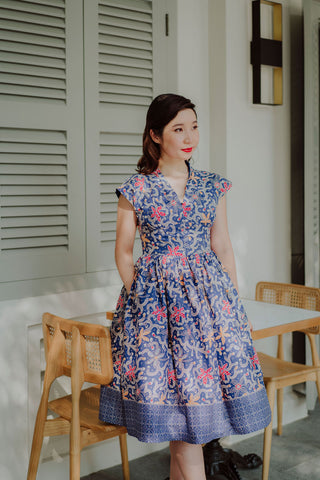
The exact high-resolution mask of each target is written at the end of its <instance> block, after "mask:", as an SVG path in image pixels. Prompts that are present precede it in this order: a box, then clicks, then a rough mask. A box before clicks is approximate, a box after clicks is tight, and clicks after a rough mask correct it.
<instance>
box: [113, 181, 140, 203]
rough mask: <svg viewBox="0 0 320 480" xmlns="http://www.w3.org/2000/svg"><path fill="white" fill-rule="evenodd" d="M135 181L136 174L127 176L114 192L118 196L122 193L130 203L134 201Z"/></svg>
mask: <svg viewBox="0 0 320 480" xmlns="http://www.w3.org/2000/svg"><path fill="white" fill-rule="evenodd" d="M135 183H136V175H133V176H132V177H130V178H128V180H126V181H125V182H124V183H123V184H122V185H121V186H120V187H118V188H116V194H117V197H118V198H119V197H120V195H123V196H124V197H125V198H126V199H127V200H128V201H129V202H130V203H131V204H132V205H134V203H135V189H136V188H135Z"/></svg>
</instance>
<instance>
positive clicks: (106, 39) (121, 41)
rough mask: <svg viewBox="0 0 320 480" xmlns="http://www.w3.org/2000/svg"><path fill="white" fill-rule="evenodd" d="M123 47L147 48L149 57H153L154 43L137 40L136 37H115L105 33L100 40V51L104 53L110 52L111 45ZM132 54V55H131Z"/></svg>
mask: <svg viewBox="0 0 320 480" xmlns="http://www.w3.org/2000/svg"><path fill="white" fill-rule="evenodd" d="M112 45H113V46H115V47H123V48H125V49H127V48H128V49H130V50H131V49H136V50H143V51H144V50H145V51H146V52H148V54H149V57H147V58H150V57H152V43H151V42H145V41H144V40H136V39H134V38H127V37H124V38H122V37H114V36H113V35H104V36H103V39H102V41H99V48H100V51H101V52H103V53H109V52H108V47H109V46H112ZM129 56H130V55H129Z"/></svg>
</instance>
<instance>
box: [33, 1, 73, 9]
mask: <svg viewBox="0 0 320 480" xmlns="http://www.w3.org/2000/svg"><path fill="white" fill-rule="evenodd" d="M32 3H36V4H38V5H50V6H51V5H52V6H54V7H62V8H65V3H66V0H32Z"/></svg>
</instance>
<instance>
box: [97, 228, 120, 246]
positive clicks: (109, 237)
mask: <svg viewBox="0 0 320 480" xmlns="http://www.w3.org/2000/svg"><path fill="white" fill-rule="evenodd" d="M100 239H101V242H102V243H103V242H114V241H115V240H116V231H115V230H112V231H109V232H102V233H101V236H100Z"/></svg>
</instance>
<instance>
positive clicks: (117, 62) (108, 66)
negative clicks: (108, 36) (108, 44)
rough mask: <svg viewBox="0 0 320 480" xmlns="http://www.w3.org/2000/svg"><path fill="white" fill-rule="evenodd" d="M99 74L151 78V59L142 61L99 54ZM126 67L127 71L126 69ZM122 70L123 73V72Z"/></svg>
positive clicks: (141, 59)
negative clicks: (145, 76) (124, 74)
mask: <svg viewBox="0 0 320 480" xmlns="http://www.w3.org/2000/svg"><path fill="white" fill-rule="evenodd" d="M99 66H100V72H105V73H120V74H121V73H127V74H128V75H135V76H139V74H141V75H142V76H144V72H145V73H146V75H147V76H148V77H151V78H152V58H150V59H147V60H146V59H143V58H138V57H137V56H133V57H132V58H130V57H126V56H125V54H124V55H123V56H121V57H120V56H117V55H107V54H104V53H101V52H100V56H99ZM126 67H127V69H126ZM123 68H124V71H123Z"/></svg>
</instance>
